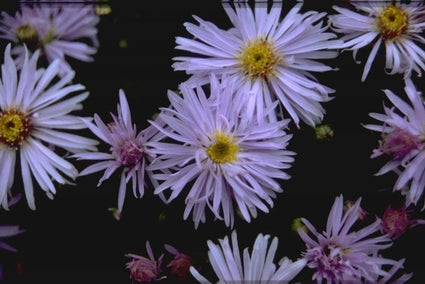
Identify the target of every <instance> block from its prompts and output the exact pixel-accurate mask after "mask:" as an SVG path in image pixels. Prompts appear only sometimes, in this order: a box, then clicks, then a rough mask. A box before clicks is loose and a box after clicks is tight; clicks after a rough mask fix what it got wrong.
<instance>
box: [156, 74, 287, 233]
mask: <svg viewBox="0 0 425 284" xmlns="http://www.w3.org/2000/svg"><path fill="white" fill-rule="evenodd" d="M210 89H211V91H210V94H209V96H210V98H207V94H206V93H205V91H204V89H203V88H202V87H197V88H191V87H190V85H189V84H185V83H182V84H181V85H180V91H181V93H182V96H179V95H178V94H176V93H174V92H172V91H169V92H168V98H169V100H170V102H171V106H170V107H169V108H162V109H161V110H162V111H161V113H160V114H159V117H160V118H161V120H162V121H163V122H164V124H165V125H164V126H161V125H159V124H158V123H155V122H151V123H152V125H154V126H155V127H157V128H158V130H159V131H161V132H162V133H164V134H165V135H166V136H167V137H168V138H169V139H168V140H164V141H159V142H149V143H148V146H149V147H150V148H152V149H151V151H152V152H153V153H155V154H157V155H158V156H157V158H156V159H155V160H154V161H153V162H152V163H151V165H150V166H149V169H150V170H152V171H158V170H160V171H164V170H165V169H169V173H158V174H155V175H154V178H156V179H158V181H160V182H161V181H163V182H162V183H161V184H160V185H159V186H158V187H157V188H156V189H155V193H157V194H158V193H162V192H164V191H165V190H167V189H169V190H171V194H170V195H169V197H168V200H167V202H170V201H172V200H174V199H175V198H176V197H177V196H179V195H180V194H182V193H183V190H184V189H187V190H188V193H187V196H186V199H185V202H186V209H185V212H184V219H186V218H187V217H188V215H189V213H190V212H191V211H192V210H193V221H194V222H195V228H197V226H198V224H199V222H200V221H202V222H205V219H206V218H205V209H206V207H208V208H209V209H210V211H211V212H212V213H213V214H214V215H215V217H216V218H217V219H220V220H222V219H224V222H225V224H226V226H233V222H234V209H233V206H234V203H235V204H236V205H237V207H238V208H239V210H240V212H241V214H242V216H243V218H245V220H246V221H248V222H249V221H250V220H251V216H252V217H254V218H255V217H256V216H257V208H258V209H260V210H261V211H263V212H268V210H269V209H268V207H267V205H269V206H270V207H272V206H273V200H272V198H275V197H276V193H279V192H282V189H281V186H280V184H279V183H278V182H277V181H276V180H275V179H288V178H289V175H288V174H287V173H285V172H284V170H285V169H287V168H289V167H290V164H289V163H291V162H292V161H293V157H291V156H292V155H294V153H293V152H291V151H288V150H286V146H287V145H288V141H289V139H290V138H291V137H292V136H291V135H288V134H286V132H285V131H284V130H283V129H284V128H285V127H287V123H288V120H282V121H275V122H261V123H259V122H257V121H249V120H248V119H246V114H245V112H244V111H243V108H240V106H239V105H238V103H237V102H234V101H233V94H234V91H235V84H234V82H233V80H230V79H229V80H227V79H224V80H222V81H220V80H218V79H217V78H215V76H211V83H210ZM275 105H276V104H275ZM275 105H274V106H275ZM271 111H273V108H269V109H266V110H265V111H264V114H265V115H266V114H267V113H269V112H271ZM261 121H264V119H263V120H261Z"/></svg>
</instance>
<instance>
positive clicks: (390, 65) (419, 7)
mask: <svg viewBox="0 0 425 284" xmlns="http://www.w3.org/2000/svg"><path fill="white" fill-rule="evenodd" d="M398 2H399V1H368V2H362V3H355V2H352V4H353V6H354V8H355V9H356V11H352V10H351V9H347V8H341V7H338V6H334V7H333V8H334V9H335V10H336V11H337V12H338V14H336V15H330V16H329V19H330V22H331V27H332V28H333V30H334V31H335V32H337V33H340V34H342V35H343V36H342V39H343V40H344V41H345V43H344V48H347V49H349V50H352V51H353V56H354V58H355V57H356V55H357V52H358V51H359V50H360V49H362V48H365V47H367V46H370V45H372V49H371V51H370V54H369V57H368V59H367V61H366V64H365V67H364V71H363V75H362V78H361V80H362V81H364V80H366V77H367V75H368V73H369V71H370V68H371V65H372V63H373V60H374V59H375V57H376V55H377V53H378V52H379V51H380V49H381V46H382V45H384V48H385V69H386V70H389V72H388V73H389V74H395V73H404V75H405V78H407V77H409V76H410V74H411V72H412V71H415V72H416V73H417V74H418V75H419V76H420V75H421V73H422V71H421V70H425V52H424V50H423V45H424V42H425V38H424V37H422V36H421V33H422V31H423V30H424V27H425V26H424V25H423V22H424V20H425V8H424V7H423V4H422V3H420V2H419V1H412V2H411V3H409V4H401V3H400V4H399V3H398ZM421 46H422V47H421Z"/></svg>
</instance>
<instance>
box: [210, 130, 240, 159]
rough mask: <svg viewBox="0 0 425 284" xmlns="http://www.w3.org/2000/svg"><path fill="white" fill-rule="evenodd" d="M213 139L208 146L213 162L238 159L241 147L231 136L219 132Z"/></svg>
mask: <svg viewBox="0 0 425 284" xmlns="http://www.w3.org/2000/svg"><path fill="white" fill-rule="evenodd" d="M213 141H214V143H213V144H211V145H210V146H209V147H208V148H207V155H208V157H209V158H210V159H211V160H212V161H213V162H215V163H218V164H222V163H230V162H234V161H236V155H237V153H238V152H239V147H238V145H237V144H236V143H235V142H234V141H233V140H232V139H231V138H230V137H229V136H227V135H225V134H222V133H219V132H218V133H216V134H215V136H214V139H213Z"/></svg>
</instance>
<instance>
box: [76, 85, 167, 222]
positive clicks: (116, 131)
mask: <svg viewBox="0 0 425 284" xmlns="http://www.w3.org/2000/svg"><path fill="white" fill-rule="evenodd" d="M119 100H120V102H119V104H118V105H117V114H113V113H111V116H112V121H111V122H110V123H108V124H105V123H104V122H103V121H102V119H101V118H100V117H99V115H97V114H95V115H94V122H95V123H92V122H91V121H89V120H84V123H86V125H87V127H88V128H89V129H90V130H91V131H92V132H93V133H94V134H95V135H96V136H97V137H99V138H100V139H102V141H103V142H105V143H107V144H108V145H109V146H110V153H102V152H84V153H78V154H75V155H73V157H74V158H77V159H79V160H94V161H97V162H96V163H94V164H93V165H90V166H88V167H87V168H85V169H84V170H82V171H81V173H80V174H79V175H80V176H85V175H89V174H93V173H95V172H99V171H103V170H105V172H104V174H103V176H102V177H101V178H100V180H99V182H98V184H97V186H100V185H101V184H102V182H103V181H105V180H107V179H108V178H110V177H111V175H112V174H113V173H114V172H115V171H116V170H118V169H121V170H122V171H121V179H120V180H121V181H120V186H119V190H118V212H117V213H118V214H120V213H121V212H122V209H123V206H124V199H125V193H126V187H127V183H128V182H129V181H130V180H131V182H132V188H133V195H134V196H135V197H139V198H141V197H142V196H143V195H144V192H145V184H146V183H145V174H146V166H147V164H148V163H149V162H150V161H151V160H152V159H153V154H152V153H150V151H149V149H147V148H146V147H145V143H146V142H147V141H148V140H150V139H156V140H159V139H160V138H161V137H163V135H161V134H159V135H157V134H158V130H157V129H156V128H155V127H153V126H149V127H147V128H146V129H144V130H142V131H140V132H137V129H136V125H135V124H133V122H132V118H131V111H130V107H129V105H128V101H127V98H126V96H125V93H124V91H123V90H121V89H120V90H119ZM147 175H148V176H149V177H151V174H150V173H147ZM151 180H152V182H153V184H154V185H156V180H155V179H151Z"/></svg>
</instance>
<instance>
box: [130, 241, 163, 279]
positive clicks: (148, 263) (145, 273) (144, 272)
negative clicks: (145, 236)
mask: <svg viewBox="0 0 425 284" xmlns="http://www.w3.org/2000/svg"><path fill="white" fill-rule="evenodd" d="M146 251H147V253H148V256H149V258H146V257H144V256H140V255H136V254H132V253H127V254H126V255H125V256H126V257H130V258H131V261H129V262H127V263H126V265H125V267H126V268H127V269H128V270H130V279H131V280H132V283H135V282H136V281H137V282H139V283H144V282H151V281H157V280H161V279H164V278H165V276H162V277H160V273H161V264H162V259H163V257H164V254H161V256H160V257H159V258H158V260H156V259H155V257H154V255H153V252H152V248H151V246H150V244H149V241H146Z"/></svg>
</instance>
